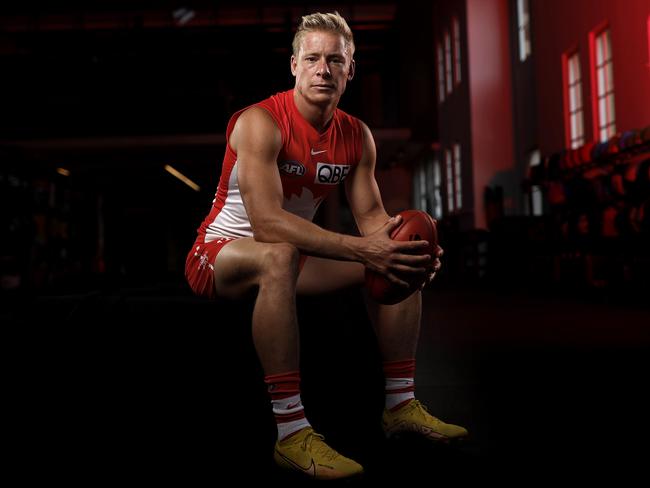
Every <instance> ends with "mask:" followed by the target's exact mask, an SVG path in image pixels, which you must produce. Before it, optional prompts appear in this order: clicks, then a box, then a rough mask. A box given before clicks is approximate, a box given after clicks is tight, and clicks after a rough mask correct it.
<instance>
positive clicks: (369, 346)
mask: <svg viewBox="0 0 650 488" xmlns="http://www.w3.org/2000/svg"><path fill="white" fill-rule="evenodd" d="M461 3H462V2H461ZM496 3H499V2H496ZM501 3H503V6H505V7H508V8H513V5H514V3H513V2H501ZM535 4H536V7H535V8H537V9H538V10H539V9H540V8H541V7H539V4H540V3H539V2H535ZM445 5H446V4H445V3H444V2H431V3H429V4H424V5H419V6H415V5H414V4H411V2H400V3H396V2H383V1H374V2H365V1H364V2H355V3H354V5H352V4H345V5H338V4H335V3H331V2H325V3H324V5H318V6H314V5H307V4H304V3H299V2H271V3H267V2H249V1H246V2H237V4H236V5H231V4H225V3H221V2H207V1H195V2H192V4H191V5H190V4H189V3H188V4H180V3H177V2H140V1H135V2H119V1H115V0H113V1H101V2H92V4H90V3H86V2H84V3H82V2H71V1H63V2H56V4H47V5H42V4H37V3H35V2H21V3H19V4H12V5H9V6H6V7H3V12H2V17H1V19H2V23H1V25H0V66H1V74H0V93H1V94H2V95H1V99H0V100H1V104H2V105H1V109H0V177H1V178H2V179H1V180H0V184H1V187H0V188H1V192H0V208H1V209H2V210H1V214H0V215H1V219H2V227H1V229H0V231H1V232H2V234H1V236H0V249H1V250H2V252H1V253H0V277H1V280H2V281H1V283H2V295H1V298H0V305H1V310H0V320H1V321H2V330H3V331H4V332H5V340H3V341H2V342H3V346H4V347H3V349H4V350H5V352H6V354H5V355H4V356H5V364H6V386H7V397H6V398H7V400H6V403H7V405H8V406H9V410H11V417H10V422H11V426H12V427H13V429H12V430H15V432H16V435H15V437H14V436H12V444H11V450H12V457H16V458H17V460H19V461H20V462H21V463H25V468H24V469H22V470H21V471H22V472H23V474H24V476H26V477H27V478H28V479H29V478H32V477H33V478H36V477H43V476H44V477H46V478H47V479H60V480H62V481H68V482H69V481H72V482H78V483H84V484H87V483H89V482H90V483H94V482H97V480H102V481H104V480H110V481H113V482H131V481H136V482H138V481H142V482H149V483H151V482H160V481H162V482H169V481H172V482H177V483H183V484H191V483H198V482H204V480H207V481H208V482H210V483H218V482H219V481H221V480H222V479H226V478H229V477H230V476H231V475H232V476H235V477H240V478H246V479H254V480H257V479H260V480H275V481H283V482H287V481H290V480H287V479H286V478H285V477H284V475H283V474H281V473H278V472H277V471H276V470H275V468H274V466H273V463H272V457H271V452H272V447H273V442H274V436H275V427H274V424H273V417H272V415H271V409H270V406H269V403H268V398H267V396H266V392H265V391H264V385H263V383H262V374H263V373H262V370H261V367H260V366H259V363H258V361H257V359H256V356H255V353H254V350H253V347H252V343H251V337H250V310H251V306H252V305H251V301H250V300H245V301H242V302H234V303H230V302H225V301H221V300H217V301H214V302H210V301H207V300H204V299H201V298H197V297H194V296H192V294H191V292H190V290H189V288H188V287H187V285H186V283H185V281H184V277H183V266H184V259H185V255H186V252H187V251H188V250H189V247H190V246H191V244H192V242H193V241H194V238H195V230H196V228H197V227H198V225H199V223H200V222H201V220H202V219H203V218H204V217H205V215H206V213H207V211H208V210H209V207H210V204H211V201H212V198H213V196H214V191H215V189H216V185H217V182H218V176H219V169H220V163H221V159H222V157H223V151H224V136H223V134H224V131H225V124H226V122H227V120H228V118H229V117H230V115H231V114H232V113H233V112H234V111H235V110H238V109H240V108H242V107H244V106H246V105H248V104H251V103H255V102H256V101H259V100H260V99H263V98H265V97H267V96H269V95H270V94H272V93H274V92H276V91H280V90H284V89H287V88H289V87H291V86H292V78H291V75H290V71H289V56H290V44H291V39H292V37H293V29H295V25H296V23H297V20H298V19H299V17H300V16H301V15H304V14H307V13H310V12H312V11H314V10H318V9H319V8H320V9H321V10H323V11H325V10H327V11H329V10H334V9H339V10H340V11H341V13H342V14H343V15H344V16H346V17H347V18H348V20H349V21H350V25H351V27H352V29H353V31H354V33H355V40H356V45H357V52H356V54H355V58H356V62H357V76H356V78H355V80H354V81H353V82H352V83H351V84H350V85H349V89H348V92H347V93H346V94H345V96H344V97H343V102H342V107H343V108H344V109H345V110H347V111H349V112H351V113H352V114H355V115H358V116H360V117H361V118H362V119H364V120H365V121H366V122H368V124H369V125H370V126H371V128H372V129H373V132H374V133H375V135H376V138H377V144H378V149H379V161H378V179H379V180H380V182H381V184H382V191H383V192H384V197H385V200H387V201H390V202H393V203H387V208H388V209H389V211H391V212H395V211H398V210H401V209H402V208H400V205H402V207H404V206H412V203H411V202H412V200H411V199H410V195H411V194H412V188H411V177H412V175H413V173H414V171H415V168H416V167H417V164H419V163H420V162H421V161H422V160H423V159H426V158H428V157H429V156H431V155H435V151H436V150H437V149H436V147H437V146H436V144H438V143H439V141H440V140H443V142H444V137H445V131H447V130H449V127H454V126H456V125H457V124H458V123H460V122H466V123H467V124H469V120H465V119H469V116H467V117H466V116H465V115H464V114H457V115H456V116H457V117H458V120H456V119H453V118H448V117H449V116H450V115H449V113H447V112H444V113H439V106H438V104H437V103H436V100H437V99H436V91H435V89H434V87H435V76H434V74H435V53H434V37H435V36H438V34H439V30H438V27H437V24H436V23H435V21H434V19H435V18H436V14H437V13H438V14H439V13H440V12H444V10H445V8H446V7H445ZM447 6H448V5H447ZM321 7H322V8H321ZM181 8H184V9H191V10H192V11H193V12H194V17H193V18H192V19H190V20H189V22H187V23H186V24H183V23H182V22H181V21H179V15H181V14H182V13H183V12H182V11H179V9H181ZM621 8H623V7H621ZM506 11H507V9H506ZM461 17H462V16H461ZM548 28H549V29H550V27H548ZM463 46H464V47H463V49H466V47H467V46H466V45H465V44H463ZM470 56H471V53H470ZM465 58H467V56H465ZM544 80H545V78H544V77H543V76H540V77H539V80H538V83H539V84H543V83H544ZM421 85H424V86H428V87H429V88H430V90H428V91H422V90H419V89H417V87H418V86H421ZM463 87H464V85H463ZM513 90H514V91H515V92H516V90H517V87H514V88H513ZM512 96H513V98H517V97H521V92H516V93H514V94H513V95H512ZM537 102H539V101H537ZM461 118H463V120H462V121H461V120H460V119H461ZM646 122H650V121H646ZM517 127H521V125H518V126H517ZM544 129H545V127H544V126H543V125H542V126H541V127H539V131H540V132H544ZM554 129H555V128H554ZM622 129H628V128H627V127H623V128H622ZM630 129H631V127H630ZM404 134H406V135H404ZM510 142H512V141H510ZM514 142H517V141H514ZM497 143H499V141H497ZM551 149H552V150H553V151H559V150H560V149H561V147H553V148H551ZM647 149H648V148H647V142H646V145H645V146H642V145H639V146H638V147H637V148H636V149H635V151H638V152H639V153H643V151H646V152H647ZM550 155H551V151H548V154H544V156H545V157H546V156H550ZM166 164H170V165H172V166H174V167H175V168H176V169H178V170H180V171H182V172H183V173H184V174H185V175H187V176H188V177H190V178H191V179H192V180H194V181H195V182H197V183H198V184H199V185H200V190H199V191H192V190H191V189H190V188H188V187H187V186H185V185H183V184H182V183H181V182H179V181H178V180H176V179H174V178H173V177H172V176H171V175H169V174H168V173H167V172H166V171H164V169H163V167H164V165H166ZM472 164H477V165H478V164H480V158H478V157H477V159H476V163H472ZM57 168H65V169H67V170H68V171H69V175H68V176H64V175H61V174H59V173H57ZM468 171H469V170H468ZM522 173H523V172H522ZM464 174H465V173H464ZM468 174H469V175H470V176H471V174H472V173H471V171H470V172H469V173H468ZM521 176H522V178H521V179H519V180H517V181H516V185H517V187H519V185H521V186H522V187H525V186H526V184H527V182H526V181H525V178H523V174H522V175H521ZM467 185H468V187H470V186H471V184H470V183H468V184H467ZM469 191H470V192H471V190H469ZM474 193H475V195H474V198H477V199H479V200H480V199H482V198H483V193H484V188H480V189H476V190H474ZM495 194H496V195H498V194H499V193H498V191H495ZM646 197H647V195H646ZM404 201H405V202H406V204H404V203H403V202H404ZM394 202H397V203H394ZM400 202H402V203H400ZM485 203H486V207H489V205H490V204H493V206H492V207H491V208H492V210H494V209H496V210H494V211H495V213H494V214H492V216H491V217H490V218H488V219H487V220H488V223H489V226H488V227H487V228H477V226H473V225H467V222H472V221H473V220H472V219H473V218H474V217H472V216H471V215H468V214H463V215H458V214H451V213H446V212H445V214H444V215H443V216H442V217H441V218H440V219H439V220H440V222H439V230H440V235H441V244H442V246H443V247H444V248H445V251H446V254H445V259H444V267H443V270H442V271H441V273H440V275H439V276H438V277H437V278H436V281H435V283H434V284H433V285H432V286H431V287H430V288H429V289H428V290H427V291H425V293H424V312H423V327H422V340H421V343H420V350H419V353H418V373H417V374H418V376H417V378H416V380H417V385H418V397H419V398H420V399H422V400H423V401H424V402H425V403H427V405H429V407H430V409H431V411H432V412H433V413H434V414H435V415H439V416H440V417H441V418H443V419H445V420H448V421H450V422H455V423H459V424H461V425H464V426H467V428H468V429H469V431H470V433H471V436H470V438H469V439H468V440H467V442H465V443H464V444H462V445H460V446H452V447H451V448H440V447H435V446H430V445H427V444H423V443H421V442H419V441H418V440H414V439H406V440H402V441H399V442H396V443H395V442H394V443H390V442H386V441H384V440H383V437H382V433H381V429H380V427H379V422H380V418H381V411H382V406H383V392H382V386H383V380H382V375H381V367H380V358H379V355H378V353H377V350H376V344H375V340H374V336H373V333H372V328H371V324H370V322H369V320H368V316H367V313H366V310H365V306H364V298H363V293H362V292H358V291H346V292H341V293H338V294H334V295H328V296H325V297H322V298H318V299H316V298H310V299H302V300H300V302H299V314H300V323H301V334H302V336H301V340H302V344H303V349H302V351H303V353H302V375H303V398H304V401H305V405H306V406H307V409H308V410H307V411H308V415H309V417H310V419H311V421H312V423H313V424H314V425H315V426H316V428H317V430H318V431H319V432H323V433H324V434H325V435H326V437H327V440H328V442H331V443H332V445H334V446H335V447H337V448H338V449H339V450H340V451H342V452H343V453H344V454H347V455H349V456H350V457H354V458H355V459H358V460H360V461H361V462H362V463H363V464H364V466H366V470H367V473H368V475H367V478H366V480H367V481H369V482H371V483H379V482H380V481H382V482H384V481H391V482H396V483H398V482H399V483H401V482H403V481H404V480H414V479H423V478H427V479H428V480H429V481H428V482H431V483H433V482H453V483H456V484H469V483H476V482H482V481H485V480H488V479H489V480H494V481H497V482H503V483H513V484H515V483H516V484H517V485H529V484H533V483H535V482H537V481H550V482H553V483H556V482H560V481H558V480H560V479H563V480H568V481H574V482H576V483H583V482H585V481H587V480H595V479H612V480H613V482H615V483H616V484H617V486H618V485H626V483H627V478H628V477H630V476H633V475H637V474H638V475H640V476H643V475H645V476H646V477H647V473H645V469H646V468H645V465H646V463H647V457H648V448H647V435H648V433H649V432H648V426H649V423H648V420H647V412H648V407H650V405H649V404H648V402H647V400H646V394H645V391H646V390H647V374H648V371H650V368H649V366H650V365H649V364H648V362H649V359H648V358H649V357H650V356H648V352H650V351H649V350H648V349H649V347H648V346H649V344H650V331H649V328H650V314H649V310H648V299H647V297H648V279H647V271H648V270H650V265H649V262H650V261H649V259H648V254H647V249H648V247H647V246H646V244H647V242H648V241H647V236H648V234H647V231H646V234H644V235H643V236H634V238H631V239H627V237H626V238H625V239H624V238H617V239H613V240H608V241H602V240H595V241H593V242H589V243H588V246H586V247H585V242H584V240H581V238H580V237H576V235H574V234H570V235H569V237H568V238H566V239H564V240H561V239H558V238H557V235H558V232H555V231H556V230H557V229H555V227H554V225H556V223H557V222H556V220H555V217H556V214H553V209H552V208H550V206H549V204H548V202H545V209H546V211H547V213H546V215H545V216H541V217H533V216H531V215H528V214H526V212H524V211H523V210H522V209H523V204H521V205H520V207H521V208H519V207H517V208H512V209H510V210H508V208H507V207H508V206H507V204H506V205H505V207H506V210H505V211H504V202H503V201H500V202H499V201H498V198H496V200H492V201H490V200H486V202H485ZM582 203H583V204H584V206H586V207H589V205H590V203H591V201H586V202H582ZM317 222H318V223H320V224H322V225H325V226H327V227H332V228H335V229H338V230H341V231H346V232H354V229H353V227H352V226H351V218H350V215H349V211H348V210H347V207H346V205H345V202H344V200H343V199H341V198H337V196H336V195H335V196H334V198H333V200H332V201H330V202H329V203H328V204H327V205H326V206H325V207H324V208H323V210H322V211H320V213H319V215H318V217H317ZM565 237H566V236H565ZM644 239H645V240H644ZM603 249H605V251H603ZM589 256H591V258H594V257H595V259H594V260H593V261H594V262H595V263H596V265H595V271H596V276H595V278H594V276H593V273H592V274H590V273H589V272H588V271H587V269H588V266H589V264H588V263H589V262H590V261H592V259H591V258H590V257H589ZM592 271H593V270H592ZM14 441H15V442H14ZM17 465H18V464H17ZM226 472H227V474H226Z"/></svg>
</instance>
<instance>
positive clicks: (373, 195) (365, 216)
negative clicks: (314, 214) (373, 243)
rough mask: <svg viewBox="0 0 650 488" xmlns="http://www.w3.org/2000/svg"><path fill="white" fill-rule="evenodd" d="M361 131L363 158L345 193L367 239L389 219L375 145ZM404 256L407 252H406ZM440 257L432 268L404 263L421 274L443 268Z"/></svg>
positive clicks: (367, 132)
mask: <svg viewBox="0 0 650 488" xmlns="http://www.w3.org/2000/svg"><path fill="white" fill-rule="evenodd" d="M362 127H363V136H364V137H363V139H364V141H363V156H362V158H361V161H360V162H359V165H358V166H357V167H356V169H355V171H354V172H353V173H352V175H351V177H350V178H349V179H347V180H346V182H345V184H346V186H345V190H346V193H347V197H348V202H349V203H350V208H351V210H352V214H353V215H354V219H355V221H356V223H357V227H358V228H359V231H360V232H361V235H364V236H368V235H371V234H373V233H374V232H376V231H377V229H380V228H382V226H383V225H385V223H386V221H387V220H388V219H389V218H390V217H389V216H388V214H387V213H386V210H385V209H384V204H383V203H382V200H381V193H380V192H379V186H378V185H377V180H376V179H375V165H376V160H377V149H376V148H375V141H374V139H373V137H372V133H371V132H370V129H369V128H368V126H367V125H366V124H364V123H363V122H362ZM405 252H408V251H406V250H405ZM440 256H442V249H440V252H439V253H438V254H437V255H436V256H431V259H433V260H434V262H433V265H432V262H431V261H430V260H429V258H421V257H418V259H417V260H409V261H404V262H405V264H410V265H411V266H419V267H420V268H414V269H415V270H418V271H423V268H421V267H423V266H425V267H427V268H431V267H433V268H434V269H437V268H439V267H440V261H439V260H438V257H440Z"/></svg>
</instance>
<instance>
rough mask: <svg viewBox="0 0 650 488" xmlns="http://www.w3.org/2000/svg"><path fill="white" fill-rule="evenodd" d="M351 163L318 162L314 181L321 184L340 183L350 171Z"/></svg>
mask: <svg viewBox="0 0 650 488" xmlns="http://www.w3.org/2000/svg"><path fill="white" fill-rule="evenodd" d="M350 168H351V166H350V165H349V164H329V163H318V166H316V178H314V183H320V184H321V185H338V184H339V183H341V182H342V181H343V180H344V179H345V177H346V176H347V175H348V173H349V172H350Z"/></svg>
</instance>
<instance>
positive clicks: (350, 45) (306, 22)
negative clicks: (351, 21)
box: [292, 11, 354, 58]
mask: <svg viewBox="0 0 650 488" xmlns="http://www.w3.org/2000/svg"><path fill="white" fill-rule="evenodd" d="M314 31H327V32H334V33H336V34H340V35H342V36H343V39H344V40H345V48H346V50H347V51H348V54H349V55H350V58H352V56H354V37H353V35H352V30H351V29H350V26H349V25H348V23H347V22H346V21H345V19H344V18H343V17H341V15H339V13H338V12H336V11H335V12H334V13H327V14H322V13H320V12H316V13H314V14H310V15H305V16H303V18H302V20H301V21H300V24H299V25H298V30H297V31H296V35H295V36H293V43H292V46H293V55H294V56H298V51H300V43H301V42H302V38H303V37H304V36H305V34H306V33H307V32H314Z"/></svg>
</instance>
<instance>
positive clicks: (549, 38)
mask: <svg viewBox="0 0 650 488" xmlns="http://www.w3.org/2000/svg"><path fill="white" fill-rule="evenodd" d="M530 8H531V17H532V22H533V60H534V62H535V69H536V72H537V81H538V82H537V91H538V97H537V100H538V110H539V128H540V130H539V143H540V148H541V150H542V152H543V153H547V154H548V153H551V152H554V151H557V150H559V149H562V148H564V147H566V143H565V137H564V136H565V128H564V112H563V111H564V105H563V98H562V97H563V85H562V63H561V59H562V54H563V53H564V52H565V51H567V50H569V49H571V48H572V47H578V49H579V52H580V64H581V68H582V94H583V108H584V120H585V137H586V140H587V141H590V140H593V139H594V127H593V113H592V89H591V65H590V59H589V33H590V31H592V30H593V29H594V28H596V27H598V26H599V25H602V24H603V23H605V22H606V23H607V24H608V25H609V29H610V35H611V41H612V60H613V66H614V99H615V107H616V130H617V132H623V131H626V130H630V129H638V128H642V127H645V126H646V125H648V124H650V61H649V57H650V53H648V50H649V49H650V47H649V46H648V31H647V30H648V15H650V0H624V1H621V0H570V1H567V0H531V1H530Z"/></svg>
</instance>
